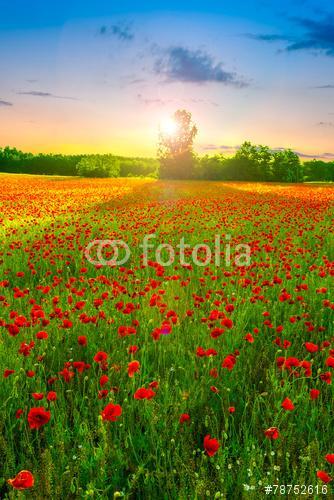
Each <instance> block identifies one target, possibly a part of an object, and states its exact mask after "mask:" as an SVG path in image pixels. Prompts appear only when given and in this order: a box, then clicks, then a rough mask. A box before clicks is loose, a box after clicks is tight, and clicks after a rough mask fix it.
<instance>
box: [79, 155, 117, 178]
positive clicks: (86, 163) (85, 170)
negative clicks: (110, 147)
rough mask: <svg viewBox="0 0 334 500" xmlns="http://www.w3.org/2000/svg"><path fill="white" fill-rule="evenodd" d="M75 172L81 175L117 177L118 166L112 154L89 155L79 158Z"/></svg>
mask: <svg viewBox="0 0 334 500" xmlns="http://www.w3.org/2000/svg"><path fill="white" fill-rule="evenodd" d="M77 172H78V175H82V176H83V177H118V176H119V172H120V166H119V161H118V160H117V159H115V157H114V156H112V155H89V156H86V157H84V158H82V159H81V160H80V162H79V163H78V165H77Z"/></svg>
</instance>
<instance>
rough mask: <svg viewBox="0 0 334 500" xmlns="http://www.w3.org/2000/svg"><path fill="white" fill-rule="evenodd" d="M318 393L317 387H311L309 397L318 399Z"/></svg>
mask: <svg viewBox="0 0 334 500" xmlns="http://www.w3.org/2000/svg"><path fill="white" fill-rule="evenodd" d="M319 395H320V391H319V389H311V390H310V397H311V399H312V400H314V399H318V397H319Z"/></svg>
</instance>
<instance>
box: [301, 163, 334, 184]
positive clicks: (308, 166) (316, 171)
mask: <svg viewBox="0 0 334 500" xmlns="http://www.w3.org/2000/svg"><path fill="white" fill-rule="evenodd" d="M304 176H305V177H304V178H305V180H306V181H325V182H326V181H327V182H328V181H329V182H330V181H331V182H333V181H334V161H331V162H324V161H321V160H312V161H306V162H305V163H304Z"/></svg>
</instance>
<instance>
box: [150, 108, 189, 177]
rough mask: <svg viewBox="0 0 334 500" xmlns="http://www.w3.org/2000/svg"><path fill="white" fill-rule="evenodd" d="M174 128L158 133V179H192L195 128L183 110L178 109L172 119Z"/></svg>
mask: <svg viewBox="0 0 334 500" xmlns="http://www.w3.org/2000/svg"><path fill="white" fill-rule="evenodd" d="M172 120H173V122H174V124H175V126H174V127H173V130H172V132H171V131H164V130H163V129H160V131H159V144H158V158H159V160H160V177H162V178H165V179H166V178H167V179H191V178H192V177H194V170H195V163H196V160H195V156H194V153H193V142H194V138H195V136H196V134H197V127H196V125H195V124H194V123H193V121H192V116H191V113H190V112H189V111H186V110H185V109H178V110H177V111H176V112H175V113H174V115H173V118H172Z"/></svg>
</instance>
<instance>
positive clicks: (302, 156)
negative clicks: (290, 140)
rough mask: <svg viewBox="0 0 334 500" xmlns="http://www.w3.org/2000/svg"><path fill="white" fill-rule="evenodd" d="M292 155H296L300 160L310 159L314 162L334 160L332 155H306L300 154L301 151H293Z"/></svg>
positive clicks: (333, 154)
mask: <svg viewBox="0 0 334 500" xmlns="http://www.w3.org/2000/svg"><path fill="white" fill-rule="evenodd" d="M294 153H296V154H297V155H298V156H300V157H301V158H310V159H315V160H333V159H334V153H322V154H321V153H320V154H307V153H302V152H301V151H294Z"/></svg>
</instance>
